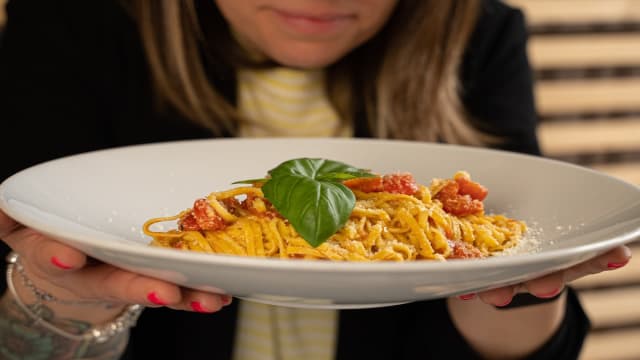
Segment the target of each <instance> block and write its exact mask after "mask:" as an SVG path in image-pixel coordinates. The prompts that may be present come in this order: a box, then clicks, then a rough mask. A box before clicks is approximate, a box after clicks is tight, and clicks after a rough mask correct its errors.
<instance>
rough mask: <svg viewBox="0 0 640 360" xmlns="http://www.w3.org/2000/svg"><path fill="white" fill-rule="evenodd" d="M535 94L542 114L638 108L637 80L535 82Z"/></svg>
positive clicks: (638, 83) (639, 91) (639, 87)
mask: <svg viewBox="0 0 640 360" xmlns="http://www.w3.org/2000/svg"><path fill="white" fill-rule="evenodd" d="M535 93H536V101H537V106H538V110H539V111H540V113H541V114H542V115H548V114H572V113H585V112H590V113H597V112H611V111H613V110H615V111H636V110H638V109H640V78H622V79H581V80H562V81H539V82H538V83H537V84H536V88H535Z"/></svg>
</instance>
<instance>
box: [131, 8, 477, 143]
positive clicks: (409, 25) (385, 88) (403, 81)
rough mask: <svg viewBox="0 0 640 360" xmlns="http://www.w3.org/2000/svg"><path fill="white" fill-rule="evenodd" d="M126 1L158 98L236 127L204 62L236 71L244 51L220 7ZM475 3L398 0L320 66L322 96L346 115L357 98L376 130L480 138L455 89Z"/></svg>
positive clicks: (453, 139) (216, 124)
mask: <svg viewBox="0 0 640 360" xmlns="http://www.w3.org/2000/svg"><path fill="white" fill-rule="evenodd" d="M206 1H208V2H209V3H212V1H211V0H206ZM130 2H131V4H132V5H133V6H132V8H131V9H132V14H133V16H134V18H135V19H136V21H137V24H138V26H139V30H140V34H141V37H142V42H143V44H144V48H145V52H146V55H147V58H148V61H149V64H150V69H151V76H152V80H153V84H154V88H155V90H156V92H157V94H158V95H159V98H160V99H161V101H162V102H165V103H168V104H171V105H173V106H174V107H175V108H176V109H178V110H179V111H180V112H181V113H183V114H184V115H185V116H186V117H188V118H189V119H191V120H193V121H195V122H198V123H200V124H202V125H204V126H206V127H208V128H210V129H211V130H212V131H213V133H214V134H220V133H222V132H224V131H231V132H233V129H234V128H235V127H236V125H237V123H238V122H240V121H243V119H242V116H241V115H240V114H239V113H238V111H237V110H236V108H235V107H234V105H233V104H230V103H229V102H228V101H227V100H226V99H225V98H224V97H223V96H222V95H221V94H220V93H219V92H218V91H217V90H216V88H215V87H214V86H213V85H212V84H211V81H210V80H211V75H210V74H208V73H207V70H206V69H211V68H214V69H218V71H222V70H225V71H234V69H237V67H238V66H239V65H245V66H246V65H247V64H251V61H250V60H249V58H248V56H247V54H243V51H242V49H239V47H238V46H237V45H236V44H235V42H234V40H233V36H232V35H231V32H230V30H229V28H228V25H227V24H226V22H225V20H224V19H223V18H222V16H221V15H220V14H219V12H218V13H217V14H208V15H210V16H209V17H208V18H207V21H206V24H204V23H203V20H202V14H199V10H200V9H199V8H198V7H199V2H198V0H184V1H176V0H130ZM209 7H210V8H211V9H207V10H212V11H209V12H217V9H215V5H210V6H209ZM479 7H480V5H479V0H451V1H440V0H420V1H407V0H400V1H399V2H398V4H397V6H396V9H395V10H394V13H393V15H392V16H391V18H390V19H389V20H388V22H387V24H386V25H385V26H384V28H383V29H381V30H380V32H379V33H378V34H376V36H375V37H374V38H372V39H371V40H369V41H368V42H367V43H365V44H363V45H361V46H360V47H358V48H357V49H354V50H353V51H351V52H350V53H349V54H347V55H346V56H345V57H343V58H342V59H341V60H339V61H337V62H336V63H334V64H332V65H330V66H328V68H327V69H326V80H327V81H326V84H327V85H326V87H327V96H328V97H329V99H330V101H331V103H332V104H333V106H334V107H335V108H336V110H337V112H338V113H339V114H340V116H341V119H342V121H344V122H346V123H350V122H352V121H353V119H354V117H355V113H356V112H357V111H359V110H360V108H362V109H364V113H365V114H366V118H367V122H368V124H367V125H368V127H369V131H370V132H371V134H372V135H373V136H375V137H380V138H396V139H410V140H424V141H440V140H441V141H446V142H450V143H459V144H469V145H481V144H484V143H487V142H488V141H489V140H490V137H488V136H486V135H485V134H483V133H481V132H480V131H478V130H477V129H476V128H475V127H474V126H473V125H472V120H471V119H470V118H469V116H468V115H467V114H466V112H465V110H464V107H463V105H462V102H461V99H460V89H459V86H460V84H459V66H460V62H461V59H462V55H463V53H464V49H465V48H466V44H467V41H468V39H469V37H470V34H471V33H472V31H473V28H474V26H475V22H476V18H477V16H478V12H479V11H480V10H479ZM203 25H206V26H204V27H203ZM211 37H213V38H214V39H211ZM213 42H215V46H210V45H208V44H211V43H213ZM203 52H204V53H205V55H204V56H203ZM207 61H208V62H209V63H208V64H207ZM211 62H213V64H211ZM254 65H256V64H254ZM221 69H222V70H221Z"/></svg>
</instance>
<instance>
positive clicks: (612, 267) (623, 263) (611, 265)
mask: <svg viewBox="0 0 640 360" xmlns="http://www.w3.org/2000/svg"><path fill="white" fill-rule="evenodd" d="M628 262H629V260H627V261H623V262H619V263H608V264H607V267H608V268H609V269H617V268H621V267H623V266H625V265H627V263H628Z"/></svg>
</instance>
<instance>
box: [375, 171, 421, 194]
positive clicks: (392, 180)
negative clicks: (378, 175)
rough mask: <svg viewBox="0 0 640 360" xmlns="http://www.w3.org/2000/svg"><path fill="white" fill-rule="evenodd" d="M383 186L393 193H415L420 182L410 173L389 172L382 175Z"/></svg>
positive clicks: (385, 189)
mask: <svg viewBox="0 0 640 360" xmlns="http://www.w3.org/2000/svg"><path fill="white" fill-rule="evenodd" d="M382 188H383V189H384V191H386V192H390V193H393V194H405V195H413V194H415V193H416V191H418V184H416V180H415V179H414V178H413V175H411V174H409V173H396V174H389V175H385V176H383V177H382Z"/></svg>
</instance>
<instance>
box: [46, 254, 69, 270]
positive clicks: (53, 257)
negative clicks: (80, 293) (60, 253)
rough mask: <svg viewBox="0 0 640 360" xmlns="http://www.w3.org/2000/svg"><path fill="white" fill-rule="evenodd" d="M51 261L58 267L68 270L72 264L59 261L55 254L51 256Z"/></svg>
mask: <svg viewBox="0 0 640 360" xmlns="http://www.w3.org/2000/svg"><path fill="white" fill-rule="evenodd" d="M51 263H52V264H53V265H55V266H57V267H59V268H60V269H62V270H69V269H71V268H72V267H73V266H70V265H67V264H65V263H63V262H62V261H60V259H58V258H57V257H55V256H52V257H51Z"/></svg>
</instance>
